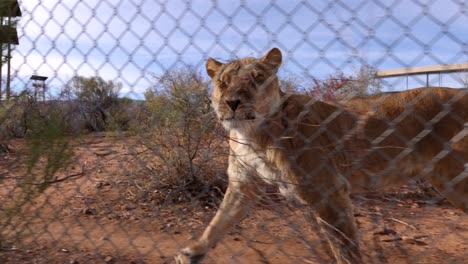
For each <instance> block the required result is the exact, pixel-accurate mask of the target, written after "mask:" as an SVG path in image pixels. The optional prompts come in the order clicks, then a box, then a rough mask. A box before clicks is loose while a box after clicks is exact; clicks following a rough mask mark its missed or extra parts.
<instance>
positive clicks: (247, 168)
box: [175, 48, 468, 263]
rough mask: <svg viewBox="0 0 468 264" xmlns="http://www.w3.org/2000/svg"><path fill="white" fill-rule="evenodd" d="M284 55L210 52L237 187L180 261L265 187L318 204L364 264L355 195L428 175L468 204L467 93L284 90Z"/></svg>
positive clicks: (320, 214)
mask: <svg viewBox="0 0 468 264" xmlns="http://www.w3.org/2000/svg"><path fill="white" fill-rule="evenodd" d="M281 61H282V55H281V52H280V50H278V49H277V48H274V49H272V50H270V51H269V52H268V53H267V54H266V55H265V56H264V57H262V58H260V59H255V58H251V57H247V58H243V59H238V60H233V61H231V62H229V63H225V64H224V63H221V62H219V61H216V60H214V59H212V58H209V59H208V61H207V63H206V70H207V72H208V75H209V76H210V77H211V78H212V80H213V83H214V90H213V93H212V103H213V107H214V110H215V112H216V114H217V117H218V118H219V121H220V122H221V123H222V125H223V126H224V127H225V128H226V129H227V130H228V131H229V135H230V141H229V144H230V148H231V151H230V152H231V155H230V157H229V167H228V175H229V186H228V189H227V191H226V194H225V196H224V200H223V202H222V204H221V206H220V209H219V210H218V212H217V213H216V216H215V217H214V218H213V220H212V221H211V223H210V224H209V226H208V227H207V229H206V230H205V231H204V233H203V235H202V236H201V238H200V239H198V241H196V242H195V243H193V244H191V245H190V246H188V247H186V248H184V249H182V250H181V251H180V252H179V254H178V255H177V256H176V257H175V259H176V262H177V263H197V262H199V261H200V260H201V259H202V258H203V256H204V255H205V254H206V253H207V252H208V250H209V249H210V248H212V247H214V246H215V244H216V243H217V242H218V241H220V239H221V238H222V237H223V235H225V234H226V233H227V232H228V230H229V229H230V228H231V227H232V226H233V225H235V224H237V223H239V221H240V220H241V219H242V218H243V217H244V216H246V213H247V211H248V209H249V207H251V205H252V204H253V203H255V201H256V199H257V197H258V194H259V192H260V191H261V189H262V186H264V185H276V186H277V187H278V188H279V190H280V192H281V194H283V195H284V196H285V197H287V198H292V199H294V200H297V201H299V202H301V203H304V204H306V205H309V206H310V208H311V209H313V212H314V215H315V218H316V220H317V222H318V224H319V225H320V226H321V229H322V230H323V231H324V233H325V234H326V235H327V240H328V242H329V245H330V247H331V251H332V252H333V255H334V257H335V258H336V261H337V262H338V263H362V259H361V255H360V251H359V241H358V239H357V230H356V225H355V219H354V216H353V208H352V204H351V200H350V192H351V191H365V190H370V189H375V188H383V187H388V186H389V185H394V184H401V183H403V182H405V181H407V180H408V179H410V178H415V177H416V178H419V177H425V178H427V179H428V181H429V182H430V183H431V184H432V185H433V186H434V187H435V188H436V189H437V190H439V191H440V192H441V193H442V194H443V195H444V196H445V197H446V198H447V199H448V200H449V201H450V202H451V203H452V204H453V205H455V206H457V207H458V208H461V209H462V210H463V211H465V212H467V211H468V177H467V175H468V139H467V137H465V135H466V134H467V133H468V127H467V125H468V94H467V91H466V90H462V89H461V90H457V89H449V88H420V89H415V90H410V91H405V92H399V93H392V94H388V95H385V94H384V95H378V96H372V97H369V98H360V99H353V100H350V101H348V102H344V103H334V104H331V103H326V102H320V101H316V100H314V99H313V98H311V97H308V96H305V95H299V94H290V95H286V94H284V93H283V92H282V91H281V90H280V86H279V83H278V78H277V76H276V72H277V70H278V67H279V66H280V64H281Z"/></svg>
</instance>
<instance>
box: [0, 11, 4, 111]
mask: <svg viewBox="0 0 468 264" xmlns="http://www.w3.org/2000/svg"><path fill="white" fill-rule="evenodd" d="M2 25H3V17H0V26H2ZM2 58H3V43H0V102H1V101H2V80H3V79H2V68H3V67H2V66H3V63H2Z"/></svg>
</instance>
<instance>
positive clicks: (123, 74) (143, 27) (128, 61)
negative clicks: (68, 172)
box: [4, 0, 468, 99]
mask: <svg viewBox="0 0 468 264" xmlns="http://www.w3.org/2000/svg"><path fill="white" fill-rule="evenodd" d="M20 6H21V10H22V12H23V17H22V18H21V20H20V22H19V25H18V34H19V37H20V39H19V40H20V45H18V46H17V47H16V48H15V51H14V53H13V59H12V69H13V72H14V81H13V84H14V87H15V88H16V89H17V90H19V89H23V88H24V87H25V86H28V85H30V83H29V82H28V80H29V77H30V76H31V75H32V74H37V75H43V76H48V77H49V79H48V80H47V85H48V87H50V93H51V94H53V93H54V91H57V90H59V89H60V88H61V87H62V86H63V85H64V84H65V83H66V82H67V81H68V80H69V79H70V78H71V77H73V76H75V75H80V76H87V77H89V76H100V77H102V78H104V79H105V80H112V81H118V82H121V83H122V84H123V89H122V91H121V95H122V96H128V97H132V98H139V99H141V98H143V92H144V91H145V90H146V89H147V88H149V87H150V86H151V85H152V83H154V82H155V78H154V76H158V75H160V74H162V73H163V72H164V71H166V70H170V69H176V68H180V67H184V66H185V65H189V66H192V67H194V68H195V69H196V70H198V71H199V72H200V73H202V74H203V75H204V76H205V77H206V78H208V77H207V76H206V74H205V70H204V64H205V61H206V59H207V58H208V57H213V58H216V59H219V60H223V61H226V60H230V59H235V58H239V57H244V56H254V57H260V56H262V55H263V54H264V53H266V52H267V51H268V50H269V49H271V48H273V47H278V48H280V49H281V51H282V52H283V56H284V59H283V61H284V63H283V66H282V68H281V69H280V72H279V74H280V76H281V77H289V76H300V77H304V78H306V79H307V78H310V77H312V76H313V77H316V78H319V79H324V78H326V77H327V76H329V75H331V74H336V73H337V72H343V73H345V74H352V73H353V72H355V71H356V70H357V69H358V68H359V67H360V65H362V64H369V65H372V66H374V67H376V68H377V69H392V68H401V67H410V66H424V65H433V64H449V63H465V62H468V32H467V27H466V25H468V5H467V3H466V2H465V1H464V0H432V1H427V0H385V1H384V0H380V1H377V0H346V1H344V0H334V1H320V0H314V1H306V0H303V1H300V0H277V1H273V0H271V1H266V0H250V1H233V0H220V1H207V0H194V1H182V0H167V1H158V0H147V1H145V0H81V1H80V0H62V1H52V0H47V1H45V0H43V1H39V0H22V1H20ZM4 72H5V71H4ZM458 75H459V74H458ZM458 75H456V76H454V75H446V76H443V77H441V78H439V76H431V83H433V84H436V85H438V84H439V80H442V82H441V84H442V85H449V86H457V85H460V84H459V83H458V84H457V81H456V79H458V77H460V76H458ZM465 75H466V74H465ZM425 78H426V77H425V76H417V77H411V78H410V79H409V86H410V87H412V86H421V85H424V83H425ZM462 78H463V77H462ZM386 81H387V84H388V87H387V89H388V90H401V89H405V88H406V78H392V79H389V80H386Z"/></svg>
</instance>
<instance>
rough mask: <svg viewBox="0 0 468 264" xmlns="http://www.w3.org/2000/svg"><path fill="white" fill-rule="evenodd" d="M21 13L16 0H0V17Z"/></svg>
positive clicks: (16, 15) (18, 15)
mask: <svg viewBox="0 0 468 264" xmlns="http://www.w3.org/2000/svg"><path fill="white" fill-rule="evenodd" d="M21 15H22V13H21V9H20V7H19V4H18V1H17V0H0V17H20V16H21Z"/></svg>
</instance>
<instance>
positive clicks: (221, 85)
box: [219, 81, 227, 89]
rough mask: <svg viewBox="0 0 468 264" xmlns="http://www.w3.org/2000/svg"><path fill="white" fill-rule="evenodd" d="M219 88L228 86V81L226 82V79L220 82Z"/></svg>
mask: <svg viewBox="0 0 468 264" xmlns="http://www.w3.org/2000/svg"><path fill="white" fill-rule="evenodd" d="M219 88H221V89H226V88H227V83H226V82H224V81H220V82H219Z"/></svg>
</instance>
